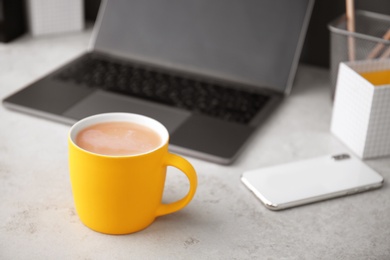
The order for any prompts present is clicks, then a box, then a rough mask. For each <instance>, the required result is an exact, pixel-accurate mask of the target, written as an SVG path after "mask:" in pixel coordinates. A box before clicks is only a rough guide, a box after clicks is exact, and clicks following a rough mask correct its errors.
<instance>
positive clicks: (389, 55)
mask: <svg viewBox="0 0 390 260" xmlns="http://www.w3.org/2000/svg"><path fill="white" fill-rule="evenodd" d="M388 57H390V47H388V48H387V50H386V51H384V52H383V54H382V56H381V57H380V58H381V59H386V58H388Z"/></svg>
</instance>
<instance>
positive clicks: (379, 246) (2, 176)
mask: <svg viewBox="0 0 390 260" xmlns="http://www.w3.org/2000/svg"><path fill="white" fill-rule="evenodd" d="M89 37H90V31H86V32H82V33H71V34H63V35H52V36H45V37H38V38H33V37H31V36H28V35H26V36H24V37H22V38H20V39H18V40H16V41H14V42H12V43H9V44H0V98H1V99H3V98H4V97H6V96H8V95H9V94H11V93H13V92H15V91H16V90H18V89H20V88H22V87H24V86H25V85H27V84H28V83H29V82H32V81H34V80H36V79H37V78H39V77H41V76H43V75H44V74H46V73H48V72H49V71H51V70H53V69H54V68H55V67H57V66H59V65H61V64H63V63H65V62H66V61H68V60H70V59H72V58H73V57H75V56H77V55H79V54H80V53H82V52H83V51H84V50H85V49H86V48H87V46H88V42H89ZM328 78H329V75H328V71H327V70H324V69H319V68H315V67H310V66H305V65H300V66H299V69H298V72H297V77H296V80H295V83H294V88H293V91H292V93H291V95H290V96H289V97H288V98H287V99H286V100H284V102H283V103H282V105H281V106H280V107H279V108H278V109H277V110H276V111H275V112H274V113H273V114H272V116H271V117H270V118H269V119H268V120H267V122H266V124H265V125H263V126H262V127H261V128H259V130H258V131H257V132H256V133H255V136H254V138H253V139H251V141H250V143H249V144H248V145H247V146H246V148H245V150H244V151H243V153H242V154H241V156H240V157H239V158H238V159H237V160H236V161H235V163H233V164H232V165H230V166H222V165H218V164H214V163H210V162H205V161H202V160H198V159H195V158H190V157H187V159H188V160H189V161H190V162H191V163H192V164H193V165H194V167H195V169H196V170H197V173H198V178H199V186H198V190H197V193H196V195H195V197H194V199H193V201H192V202H191V203H190V204H189V205H188V206H187V207H186V208H185V209H183V210H181V211H179V212H177V213H174V214H171V215H168V216H163V217H160V218H158V219H156V221H155V222H154V223H153V224H152V225H151V226H150V227H148V228H147V229H145V230H143V231H141V232H137V233H134V234H130V235H121V236H112V235H104V234H100V233H97V232H94V231H92V230H90V229H88V228H87V227H85V226H84V225H83V224H82V223H81V222H80V220H79V218H78V216H77V214H76V212H75V210H74V205H73V198H72V192H71V187H70V181H69V173H68V154H67V140H66V139H67V133H68V130H69V126H68V125H63V124H59V123H55V122H51V121H48V120H44V119H40V118H36V117H32V116H28V115H25V114H21V113H17V112H13V111H9V110H7V109H5V108H4V107H2V106H1V107H0V198H1V204H0V259H390V188H389V186H388V184H387V182H386V181H385V184H384V186H383V187H382V188H381V189H379V190H375V191H370V192H365V193H360V194H357V195H352V196H348V197H343V198H338V199H333V200H328V201H324V202H320V203H315V204H311V205H307V206H302V207H297V208H293V209H289V210H284V211H280V212H273V211H270V210H268V209H266V208H265V207H264V206H263V205H262V204H261V203H260V202H259V201H258V200H257V199H256V198H255V196H254V195H253V194H252V193H251V192H249V191H248V190H247V189H246V187H245V186H244V185H243V184H242V183H241V181H240V176H241V174H242V173H243V172H244V171H246V170H251V169H255V168H260V167H265V166H270V165H278V164H283V163H287V162H293V161H298V160H302V159H307V158H312V157H317V156H323V155H327V154H333V153H338V152H344V151H347V152H348V149H347V148H346V147H345V146H344V145H343V144H342V143H341V142H339V141H338V140H337V139H336V138H335V137H334V136H332V134H331V133H330V131H329V127H330V119H331V111H332V102H331V100H330V97H329V96H330V94H329V92H330V86H329V80H328ZM366 163H367V164H368V165H369V166H370V167H372V168H373V169H375V170H377V171H378V172H379V173H380V174H381V175H382V176H384V178H385V180H390V159H389V157H387V158H380V159H373V160H367V161H366ZM187 188H188V184H187V181H186V179H185V177H184V176H183V175H181V174H180V173H179V172H178V171H175V170H173V169H169V170H168V178H167V183H166V192H165V193H164V202H169V201H173V200H175V199H177V198H179V197H180V196H183V195H184V194H185V193H186V191H187Z"/></svg>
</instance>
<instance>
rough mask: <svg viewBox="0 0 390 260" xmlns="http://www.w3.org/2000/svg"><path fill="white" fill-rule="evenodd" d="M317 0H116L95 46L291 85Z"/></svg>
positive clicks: (106, 10)
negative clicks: (311, 13) (314, 3)
mask: <svg viewBox="0 0 390 260" xmlns="http://www.w3.org/2000/svg"><path fill="white" fill-rule="evenodd" d="M312 4H313V3H312V1H311V0H294V1H291V0H277V1H275V0H224V1H217V0H186V1H183V0H159V1H155V0H108V1H107V2H106V3H105V4H103V6H102V7H103V8H102V9H103V10H102V11H103V13H101V14H100V18H99V22H98V24H97V26H96V28H95V30H96V31H95V37H96V38H95V42H94V46H93V48H94V49H95V50H98V51H102V52H107V53H111V54H114V55H119V56H122V57H126V58H130V59H133V60H138V61H142V62H146V63H152V64H157V65H159V66H162V67H165V68H170V69H175V70H179V71H187V72H191V73H196V74H202V75H207V76H211V77H214V78H218V79H223V80H228V81H232V82H239V83H244V84H249V85H253V86H260V87H268V88H271V89H274V90H277V91H280V92H288V91H289V88H290V87H291V84H292V81H293V76H294V74H295V69H296V65H297V63H298V60H299V55H300V51H301V48H302V45H303V40H304V39H303V38H304V35H305V32H306V27H307V24H308V21H309V16H310V12H311V8H312Z"/></svg>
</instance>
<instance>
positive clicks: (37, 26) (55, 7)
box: [27, 0, 84, 36]
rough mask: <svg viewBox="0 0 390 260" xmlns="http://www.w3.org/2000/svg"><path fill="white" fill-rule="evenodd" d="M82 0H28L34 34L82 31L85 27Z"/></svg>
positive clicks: (32, 32) (30, 22) (30, 25)
mask: <svg viewBox="0 0 390 260" xmlns="http://www.w3.org/2000/svg"><path fill="white" fill-rule="evenodd" d="M83 4H84V2H83V1H82V0H28V2H27V11H28V18H29V27H30V32H31V34H32V35H35V36H36V35H43V34H51V33H62V32H71V31H80V30H82V29H83V28H84V6H83Z"/></svg>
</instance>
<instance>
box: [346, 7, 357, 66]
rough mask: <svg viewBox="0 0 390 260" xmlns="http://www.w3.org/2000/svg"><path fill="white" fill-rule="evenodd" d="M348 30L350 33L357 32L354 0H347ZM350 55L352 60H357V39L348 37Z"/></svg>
mask: <svg viewBox="0 0 390 260" xmlns="http://www.w3.org/2000/svg"><path fill="white" fill-rule="evenodd" d="M345 6H346V15H347V30H348V31H349V32H350V33H353V32H355V7H354V0H346V3H345ZM348 57H349V60H350V61H354V60H355V39H354V38H353V36H349V37H348Z"/></svg>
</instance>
